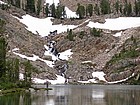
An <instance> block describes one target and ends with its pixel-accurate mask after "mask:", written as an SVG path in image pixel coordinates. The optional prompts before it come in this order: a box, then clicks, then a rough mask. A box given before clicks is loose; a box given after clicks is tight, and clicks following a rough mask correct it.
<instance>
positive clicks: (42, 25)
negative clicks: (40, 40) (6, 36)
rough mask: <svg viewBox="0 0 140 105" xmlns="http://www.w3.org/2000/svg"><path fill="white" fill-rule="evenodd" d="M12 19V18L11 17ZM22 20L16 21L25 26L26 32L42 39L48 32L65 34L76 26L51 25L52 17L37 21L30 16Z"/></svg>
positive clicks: (37, 19) (25, 16)
mask: <svg viewBox="0 0 140 105" xmlns="http://www.w3.org/2000/svg"><path fill="white" fill-rule="evenodd" d="M13 17H14V16H13ZM22 18H23V19H19V18H18V20H19V21H20V22H21V23H23V24H25V25H26V26H27V30H29V31H31V32H32V33H34V34H37V33H39V35H41V36H42V37H44V36H48V35H49V34H50V32H53V31H54V30H57V33H58V34H59V33H62V32H66V31H67V30H68V29H74V28H76V27H77V26H76V25H62V24H59V25H52V21H51V19H53V18H52V17H47V18H44V19H39V18H36V17H33V16H30V15H28V14H27V15H24V16H22Z"/></svg>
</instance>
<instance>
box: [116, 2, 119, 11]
mask: <svg viewBox="0 0 140 105" xmlns="http://www.w3.org/2000/svg"><path fill="white" fill-rule="evenodd" d="M115 9H116V12H117V13H118V12H119V1H118V0H117V1H116V3H115Z"/></svg>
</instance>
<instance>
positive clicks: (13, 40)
mask: <svg viewBox="0 0 140 105" xmlns="http://www.w3.org/2000/svg"><path fill="white" fill-rule="evenodd" d="M9 11H11V10H9ZM9 11H3V10H1V9H0V14H1V15H0V19H2V20H3V21H5V23H6V24H5V27H4V28H5V31H4V34H3V35H4V37H5V38H6V41H7V42H8V45H7V48H8V49H7V57H8V58H18V59H20V61H21V62H24V61H26V59H22V58H20V57H19V56H16V55H15V54H14V53H13V49H15V48H19V51H16V52H17V53H20V54H23V55H26V56H28V57H33V54H35V55H37V56H39V57H41V58H43V57H44V52H45V48H44V44H46V43H47V42H46V40H44V38H41V37H40V36H38V35H35V34H33V33H31V32H29V31H28V30H27V29H26V28H25V27H26V26H25V25H24V24H22V23H20V22H19V20H17V19H16V18H14V17H13V16H12V15H11V14H9ZM18 11H20V12H21V13H24V11H23V10H20V9H18ZM18 11H16V13H19V12H18ZM44 59H45V58H44ZM31 63H32V65H33V66H34V67H36V68H37V70H39V71H37V72H36V73H34V74H33V76H36V77H42V78H46V77H48V78H50V79H54V78H55V73H53V72H54V71H52V70H51V68H50V67H48V66H47V65H46V64H45V63H44V62H42V61H39V60H38V61H36V62H31ZM20 71H21V72H22V73H24V70H23V68H22V67H21V70H20ZM38 72H40V74H37V73H38ZM40 75H41V76H40Z"/></svg>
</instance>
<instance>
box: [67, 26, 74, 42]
mask: <svg viewBox="0 0 140 105" xmlns="http://www.w3.org/2000/svg"><path fill="white" fill-rule="evenodd" d="M67 33H68V35H67V39H69V40H70V41H74V34H73V32H72V29H70V30H68V31H67Z"/></svg>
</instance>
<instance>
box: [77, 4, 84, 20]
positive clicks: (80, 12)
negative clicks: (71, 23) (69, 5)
mask: <svg viewBox="0 0 140 105" xmlns="http://www.w3.org/2000/svg"><path fill="white" fill-rule="evenodd" d="M77 6H78V8H77V10H76V14H77V15H78V16H79V18H80V19H83V18H84V16H85V7H84V6H83V5H80V4H79V3H78V4H77Z"/></svg>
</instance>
